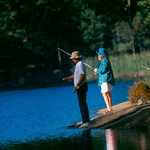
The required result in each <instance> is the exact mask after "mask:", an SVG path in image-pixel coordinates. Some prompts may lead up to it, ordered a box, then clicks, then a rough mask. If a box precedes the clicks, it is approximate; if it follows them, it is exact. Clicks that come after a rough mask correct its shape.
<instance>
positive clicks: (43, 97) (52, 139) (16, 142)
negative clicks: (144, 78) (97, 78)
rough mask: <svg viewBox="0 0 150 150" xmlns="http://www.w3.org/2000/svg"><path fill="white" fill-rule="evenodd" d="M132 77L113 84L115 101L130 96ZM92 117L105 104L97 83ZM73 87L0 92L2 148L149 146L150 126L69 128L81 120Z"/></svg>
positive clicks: (91, 94) (92, 87)
mask: <svg viewBox="0 0 150 150" xmlns="http://www.w3.org/2000/svg"><path fill="white" fill-rule="evenodd" d="M132 84H133V82H132V81H128V82H118V83H116V85H115V86H114V87H113V91H112V94H113V95H112V97H113V104H117V103H120V102H123V101H125V100H127V97H128V89H129V87H130V86H131V85H132ZM87 102H88V106H89V110H90V117H93V116H94V115H95V113H96V111H97V110H98V109H100V108H103V107H105V104H104V101H103V99H102V97H101V95H100V89H99V87H98V86H97V83H95V82H93V83H90V84H89V89H88V101H87ZM80 120H81V118H80V112H79V107H78V103H77V97H76V94H75V93H74V92H73V87H72V86H71V85H68V86H60V87H50V88H38V89H28V90H11V91H1V92H0V149H2V150H25V149H27V150H66V149H71V150H100V149H101V150H105V149H106V150H116V149H119V150H127V149H128V150H130V149H131V150H148V148H149V149H150V143H149V141H148V140H149V138H150V132H149V130H148V129H122V130H121V129H118V130H117V129H107V130H104V129H92V130H87V129H69V128H67V126H69V125H71V124H73V123H76V122H78V121H80Z"/></svg>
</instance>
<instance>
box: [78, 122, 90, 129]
mask: <svg viewBox="0 0 150 150" xmlns="http://www.w3.org/2000/svg"><path fill="white" fill-rule="evenodd" d="M88 126H89V123H88V122H85V123H82V124H81V125H80V126H79V128H88Z"/></svg>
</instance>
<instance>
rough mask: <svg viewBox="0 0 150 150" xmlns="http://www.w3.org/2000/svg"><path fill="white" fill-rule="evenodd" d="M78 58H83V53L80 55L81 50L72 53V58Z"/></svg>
mask: <svg viewBox="0 0 150 150" xmlns="http://www.w3.org/2000/svg"><path fill="white" fill-rule="evenodd" d="M78 58H81V55H80V53H79V51H73V52H72V53H71V57H70V59H78Z"/></svg>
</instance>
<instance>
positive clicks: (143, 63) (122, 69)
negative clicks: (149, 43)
mask: <svg viewBox="0 0 150 150" xmlns="http://www.w3.org/2000/svg"><path fill="white" fill-rule="evenodd" d="M110 61H111V63H112V69H113V72H114V75H115V78H116V79H118V80H120V79H122V80H128V79H137V80H140V79H142V80H148V81H149V79H148V78H149V76H150V52H142V53H140V54H134V55H129V54H123V55H119V56H112V55H111V56H110ZM85 62H86V63H88V64H89V65H91V66H96V59H95V58H94V57H89V58H86V59H85ZM87 75H88V79H89V80H93V79H95V77H94V75H93V73H92V72H91V71H90V69H88V70H87ZM149 83H150V81H149Z"/></svg>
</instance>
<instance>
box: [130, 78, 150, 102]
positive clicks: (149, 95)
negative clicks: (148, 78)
mask: <svg viewBox="0 0 150 150" xmlns="http://www.w3.org/2000/svg"><path fill="white" fill-rule="evenodd" d="M128 99H129V101H130V102H131V103H132V104H144V103H146V102H148V101H150V87H149V86H148V85H147V84H145V83H144V82H142V81H139V82H137V83H135V84H134V85H133V86H131V87H130V89H129V92H128Z"/></svg>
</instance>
